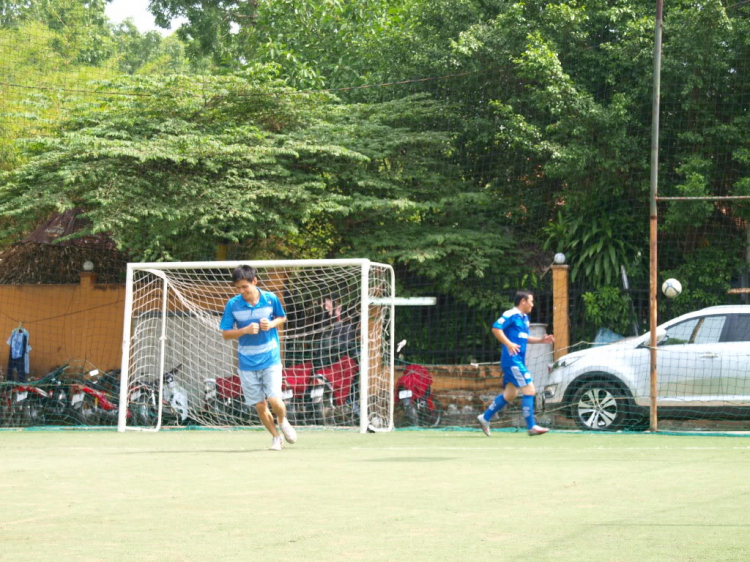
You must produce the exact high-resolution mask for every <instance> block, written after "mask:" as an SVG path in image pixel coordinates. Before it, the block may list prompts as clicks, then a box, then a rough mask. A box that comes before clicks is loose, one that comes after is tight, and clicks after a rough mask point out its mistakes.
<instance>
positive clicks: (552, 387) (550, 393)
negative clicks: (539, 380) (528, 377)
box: [542, 384, 557, 398]
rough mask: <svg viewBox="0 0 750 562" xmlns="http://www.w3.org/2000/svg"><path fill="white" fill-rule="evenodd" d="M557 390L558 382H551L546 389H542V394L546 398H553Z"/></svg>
mask: <svg viewBox="0 0 750 562" xmlns="http://www.w3.org/2000/svg"><path fill="white" fill-rule="evenodd" d="M556 390H557V385H556V384H549V385H547V386H545V387H544V390H543V391H542V396H544V398H553V397H554V396H555V391H556Z"/></svg>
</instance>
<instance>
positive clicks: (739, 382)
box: [719, 314, 750, 406]
mask: <svg viewBox="0 0 750 562" xmlns="http://www.w3.org/2000/svg"><path fill="white" fill-rule="evenodd" d="M727 324H728V325H727V330H726V331H725V333H724V336H723V337H722V342H721V343H720V344H719V346H720V348H721V393H722V396H723V398H724V400H725V401H726V403H728V404H731V405H733V406H750V314H731V315H729V318H728V322H727Z"/></svg>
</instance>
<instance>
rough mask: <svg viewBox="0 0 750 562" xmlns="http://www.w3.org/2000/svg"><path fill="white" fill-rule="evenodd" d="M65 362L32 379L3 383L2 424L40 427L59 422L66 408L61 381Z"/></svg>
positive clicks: (65, 396) (65, 366) (65, 397)
mask: <svg viewBox="0 0 750 562" xmlns="http://www.w3.org/2000/svg"><path fill="white" fill-rule="evenodd" d="M66 368H67V365H63V366H60V367H57V368H56V369H53V370H52V371H50V372H49V373H47V374H46V375H44V376H43V377H42V378H40V379H37V380H35V381H32V382H24V383H13V382H11V383H6V384H5V389H4V392H3V393H2V397H1V398H0V400H1V401H2V408H3V416H2V417H3V423H4V425H8V426H40V425H45V424H46V423H48V422H57V423H60V422H61V421H62V420H63V418H64V412H65V410H66V408H67V395H66V393H65V389H64V385H63V383H62V381H61V380H60V377H61V375H62V374H63V373H64V372H65V369H66Z"/></svg>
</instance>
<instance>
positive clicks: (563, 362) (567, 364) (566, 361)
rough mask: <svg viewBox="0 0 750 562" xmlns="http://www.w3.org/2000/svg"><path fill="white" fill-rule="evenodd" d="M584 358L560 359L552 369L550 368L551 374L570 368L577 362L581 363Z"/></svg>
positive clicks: (579, 356)
mask: <svg viewBox="0 0 750 562" xmlns="http://www.w3.org/2000/svg"><path fill="white" fill-rule="evenodd" d="M582 358H583V357H582V356H581V355H578V356H577V357H567V356H565V357H563V358H561V359H558V360H557V361H555V362H554V363H553V364H552V367H551V368H550V372H552V371H556V370H557V369H562V368H563V367H570V366H571V365H572V364H573V363H575V362H576V361H580V360H581V359H582Z"/></svg>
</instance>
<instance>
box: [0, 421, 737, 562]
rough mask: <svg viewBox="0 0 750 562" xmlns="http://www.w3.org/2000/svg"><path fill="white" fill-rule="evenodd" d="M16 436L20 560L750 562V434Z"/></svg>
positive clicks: (0, 451) (9, 544)
mask: <svg viewBox="0 0 750 562" xmlns="http://www.w3.org/2000/svg"><path fill="white" fill-rule="evenodd" d="M269 444H270V438H269V436H268V435H267V434H266V433H264V432H261V431H163V432H160V433H156V434H141V433H131V432H129V433H125V434H118V433H117V432H115V431H18V432H16V431H3V432H0V560H2V561H6V560H7V561H13V562H16V561H27V560H28V561H32V560H33V561H40V562H41V561H47V560H49V561H53V560H54V561H66V562H69V561H119V560H123V561H138V562H148V561H160V562H162V561H169V562H172V561H177V562H179V561H191V562H192V561H214V560H263V561H275V560H284V561H298V560H300V561H306V562H309V561H338V560H341V561H360V560H361V561H390V560H393V561H399V562H422V561H468V562H484V561H487V560H523V561H545V560H564V561H568V560H570V561H578V560H590V561H631V560H632V561H638V562H645V561H650V560H654V561H664V560H675V561H691V560H695V561H704V560H710V561H718V560H737V561H744V560H748V556H750V555H749V554H748V552H750V438H741V437H728V436H676V435H648V434H640V435H636V434H608V435H591V434H581V433H559V432H553V433H550V434H548V435H545V436H540V437H534V438H530V437H528V436H527V435H526V434H525V433H522V432H518V433H516V432H495V433H494V434H493V436H492V438H490V439H488V438H486V437H485V436H484V435H483V434H482V433H481V432H479V431H434V432H433V431H398V432H393V433H385V434H367V435H362V434H358V433H354V432H343V431H334V432H322V431H320V432H319V431H305V430H304V429H303V430H301V431H300V432H299V442H298V443H297V444H296V445H290V446H287V447H286V448H285V449H284V450H283V451H281V452H270V451H267V450H265V449H266V447H267V446H268V445H269Z"/></svg>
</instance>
